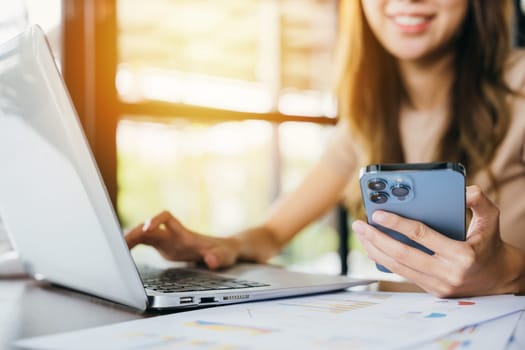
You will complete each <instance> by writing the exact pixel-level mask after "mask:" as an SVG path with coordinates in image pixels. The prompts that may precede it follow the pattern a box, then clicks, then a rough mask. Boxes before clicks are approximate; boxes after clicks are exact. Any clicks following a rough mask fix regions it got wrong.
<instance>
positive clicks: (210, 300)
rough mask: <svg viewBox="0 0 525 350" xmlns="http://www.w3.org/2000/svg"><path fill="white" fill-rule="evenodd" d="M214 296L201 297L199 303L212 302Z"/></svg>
mask: <svg viewBox="0 0 525 350" xmlns="http://www.w3.org/2000/svg"><path fill="white" fill-rule="evenodd" d="M214 302H215V297H203V298H201V302H200V303H201V304H207V303H214Z"/></svg>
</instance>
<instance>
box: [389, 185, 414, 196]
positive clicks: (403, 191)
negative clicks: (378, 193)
mask: <svg viewBox="0 0 525 350" xmlns="http://www.w3.org/2000/svg"><path fill="white" fill-rule="evenodd" d="M409 193H410V187H408V186H407V185H403V184H399V185H395V186H394V187H392V194H393V195H394V196H396V197H397V198H399V199H402V198H405V197H406V196H408V194H409Z"/></svg>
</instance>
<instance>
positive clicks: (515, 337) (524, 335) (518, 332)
mask: <svg viewBox="0 0 525 350" xmlns="http://www.w3.org/2000/svg"><path fill="white" fill-rule="evenodd" d="M523 349H525V312H522V313H521V317H520V319H519V321H518V323H517V324H516V327H515V328H514V333H513V334H512V337H511V338H510V339H509V342H508V344H507V349H506V350H523Z"/></svg>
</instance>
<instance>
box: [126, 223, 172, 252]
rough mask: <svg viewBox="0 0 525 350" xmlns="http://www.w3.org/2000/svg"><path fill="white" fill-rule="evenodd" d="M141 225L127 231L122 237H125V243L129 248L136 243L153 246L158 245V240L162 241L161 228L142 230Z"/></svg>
mask: <svg viewBox="0 0 525 350" xmlns="http://www.w3.org/2000/svg"><path fill="white" fill-rule="evenodd" d="M142 226H143V225H139V226H137V227H135V228H134V229H132V230H131V231H129V232H128V233H127V234H126V236H125V237H124V238H125V239H126V243H127V245H128V248H129V249H132V248H133V247H135V246H136V245H138V244H147V245H151V246H154V247H158V246H159V244H160V242H161V241H162V234H163V233H162V231H161V230H154V231H151V230H148V231H144V230H143V229H142Z"/></svg>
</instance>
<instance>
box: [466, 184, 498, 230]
mask: <svg viewBox="0 0 525 350" xmlns="http://www.w3.org/2000/svg"><path fill="white" fill-rule="evenodd" d="M466 204H467V207H469V208H470V209H471V210H472V221H471V223H470V227H469V230H468V234H469V235H470V234H471V233H474V232H476V231H480V233H483V232H488V233H491V232H494V231H496V230H497V228H498V225H499V210H498V208H497V207H496V205H495V204H494V203H492V201H491V200H490V199H489V198H488V197H487V196H486V195H485V194H484V193H483V191H482V190H481V189H480V188H479V187H478V186H468V187H467V192H466Z"/></svg>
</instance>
